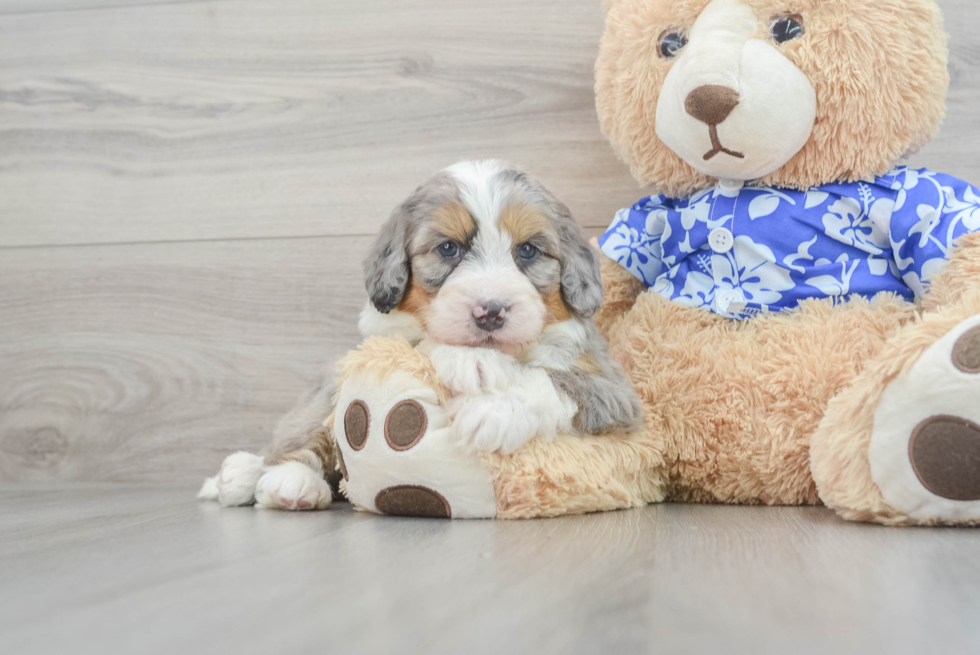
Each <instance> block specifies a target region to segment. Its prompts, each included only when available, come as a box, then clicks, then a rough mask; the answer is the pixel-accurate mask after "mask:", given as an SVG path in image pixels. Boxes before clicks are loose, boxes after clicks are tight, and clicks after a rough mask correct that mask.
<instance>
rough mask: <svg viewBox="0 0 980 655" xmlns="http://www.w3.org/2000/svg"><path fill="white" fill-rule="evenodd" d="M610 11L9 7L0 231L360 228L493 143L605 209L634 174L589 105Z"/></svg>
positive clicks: (89, 234) (27, 235) (409, 2)
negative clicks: (23, 10) (21, 10)
mask: <svg viewBox="0 0 980 655" xmlns="http://www.w3.org/2000/svg"><path fill="white" fill-rule="evenodd" d="M601 29H602V15H601V11H600V9H599V3H598V0H577V1H575V2H567V1H564V0H560V1H559V0H552V1H540V2H533V3H527V2H524V1H523V0H506V1H502V2H494V3H460V2H456V1H455V0H368V1H362V2H350V3H325V2H321V1H320V0H277V1H276V2H269V1H268V0H240V1H237V2H232V3H229V2H210V3H207V2H204V3H192V4H154V5H145V6H142V5H141V6H135V7H127V8H110V9H105V10H98V11H97V10H92V11H85V12H50V13H45V14H30V15H12V16H6V17H0V61H3V62H4V65H3V66H2V67H0V97H2V98H3V108H4V111H3V112H0V142H2V143H3V144H4V146H3V148H2V149H0V196H2V197H3V198H4V201H3V202H4V207H5V209H6V211H3V212H0V245H36V244H45V245H46V244H53V243H57V244H79V243H115V242H134V241H159V240H197V239H217V238H241V237H251V238H255V237H273V236H274V237H281V236H322V235H333V234H373V233H374V232H375V231H376V230H377V228H378V226H379V225H380V223H381V221H382V220H384V219H385V218H386V217H387V216H388V214H389V213H390V212H391V210H392V208H393V207H394V206H395V205H396V204H397V203H398V202H400V201H401V200H402V199H404V198H405V197H406V196H407V195H408V193H409V192H410V191H411V190H412V189H414V188H415V187H416V186H417V185H418V184H419V183H420V182H421V181H422V180H424V179H425V178H426V177H428V176H429V175H431V174H432V173H433V172H435V171H437V170H439V169H440V168H442V167H445V166H447V165H449V164H452V163H454V162H455V161H457V160H460V159H466V158H484V157H498V158H503V159H507V160H509V161H512V162H514V163H516V164H518V165H521V166H524V167H526V168H527V169H528V170H530V171H532V172H533V173H534V174H535V175H536V176H538V177H540V178H541V179H542V180H543V181H544V182H545V183H546V184H548V185H549V186H550V187H552V188H553V190H554V191H555V192H556V193H557V194H558V195H559V196H560V197H562V198H564V199H565V201H566V202H567V203H568V204H569V205H570V206H571V208H572V209H573V211H574V212H576V213H577V214H578V216H579V218H580V219H581V220H582V221H583V222H584V223H586V224H589V225H594V226H599V225H605V224H608V222H609V220H610V218H611V216H612V213H613V212H614V211H615V210H616V209H617V208H618V207H619V206H621V205H622V204H623V203H628V202H632V201H633V200H635V199H636V198H637V197H638V196H639V194H640V192H639V191H638V190H637V188H636V185H635V183H634V182H633V181H632V180H631V179H630V177H629V175H628V172H627V171H626V170H625V168H624V167H623V166H622V165H621V164H619V163H618V162H617V161H616V159H615V157H614V155H613V153H612V152H611V149H610V148H609V147H608V145H607V144H606V142H605V140H604V139H603V138H602V136H601V134H600V133H599V128H598V123H597V120H596V117H595V111H594V109H593V93H592V64H593V60H594V58H595V52H596V48H597V44H598V39H599V35H600V33H601ZM40 43H43V44H44V47H43V48H42V47H38V44H40Z"/></svg>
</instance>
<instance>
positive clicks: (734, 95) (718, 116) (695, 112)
mask: <svg viewBox="0 0 980 655" xmlns="http://www.w3.org/2000/svg"><path fill="white" fill-rule="evenodd" d="M737 105H738V92H737V91H736V90H735V89H729V88H728V87H727V86H720V85H718V84H706V85H704V86H699V87H698V88H696V89H694V90H693V91H691V92H690V93H689V94H688V95H687V100H685V101H684V109H686V110H687V113H689V114H690V115H691V116H694V118H696V119H698V120H699V121H701V122H702V123H707V124H708V125H718V124H720V123H723V122H725V119H726V118H728V115H729V114H730V113H732V110H733V109H735V107H736V106H737Z"/></svg>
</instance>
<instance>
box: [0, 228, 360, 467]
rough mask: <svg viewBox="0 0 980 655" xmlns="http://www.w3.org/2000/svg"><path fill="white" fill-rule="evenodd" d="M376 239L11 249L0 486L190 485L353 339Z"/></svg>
mask: <svg viewBox="0 0 980 655" xmlns="http://www.w3.org/2000/svg"><path fill="white" fill-rule="evenodd" d="M369 242H370V239H369V238H367V237H333V238H330V239H312V238H308V239H297V240H292V239H282V240H271V241H270V240H263V241H228V242H216V243H212V242H196V243H183V244H167V243H158V244H139V245H130V246H89V247H84V248H79V247H72V248H52V249H44V250H42V251H40V252H38V251H36V250H33V249H14V250H0V271H2V274H0V335H2V337H0V371H2V372H3V373H2V375H0V479H10V480H30V479H45V478H51V477H55V478H62V479H69V480H111V481H119V480H130V481H138V480H143V481H166V480H171V479H174V476H176V477H177V479H192V478H197V477H199V476H200V475H202V474H204V473H207V472H208V471H210V470H211V469H213V468H215V466H217V464H218V463H220V461H221V459H223V457H224V455H226V454H228V453H229V452H231V451H232V450H235V449H238V448H250V449H257V448H259V447H261V446H262V445H263V444H264V443H266V442H267V441H268V439H269V437H270V435H271V429H272V426H273V425H274V424H275V421H276V420H277V419H278V417H279V415H281V414H282V413H283V412H284V411H285V410H286V409H288V408H289V407H290V406H291V405H292V403H293V402H294V401H295V400H296V398H297V397H298V395H299V394H300V393H301V392H302V391H303V390H304V389H305V388H307V387H308V386H309V385H311V384H313V383H315V382H316V381H317V379H318V377H319V376H320V374H321V373H322V372H324V371H326V370H327V369H328V365H330V364H332V362H333V361H335V360H336V359H337V358H339V357H340V356H341V355H342V354H343V353H344V352H346V351H347V350H348V349H350V348H351V347H353V346H354V345H356V343H357V341H358V337H357V330H356V316H357V313H358V311H359V310H360V308H361V307H362V305H363V303H364V300H365V294H364V292H363V287H362V284H361V275H360V260H361V257H362V256H363V252H364V250H365V248H366V247H367V245H368V244H369Z"/></svg>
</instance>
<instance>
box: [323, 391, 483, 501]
mask: <svg viewBox="0 0 980 655" xmlns="http://www.w3.org/2000/svg"><path fill="white" fill-rule="evenodd" d="M334 434H335V435H336V438H337V445H338V447H339V450H340V455H341V463H340V466H341V470H342V472H343V473H344V482H343V488H344V491H345V493H346V494H347V497H348V498H350V500H351V501H352V502H354V503H355V504H356V505H358V506H360V507H362V508H364V509H366V510H369V511H371V512H376V513H379V514H388V515H393V516H420V517H433V518H492V517H494V516H495V515H496V501H495V498H494V488H493V481H492V479H491V477H490V472H489V470H488V469H487V467H486V465H485V464H484V463H483V460H482V459H481V458H480V456H479V455H478V454H475V453H472V452H469V451H468V450H466V449H464V448H463V447H461V446H460V444H459V443H458V442H457V440H456V438H455V436H454V435H453V434H452V432H451V430H450V420H449V416H448V413H447V412H446V410H445V409H444V408H443V406H442V405H441V404H440V402H439V397H438V394H437V393H436V392H435V391H434V390H433V389H432V388H431V387H429V386H428V385H427V384H425V383H424V382H422V381H420V380H419V379H417V378H415V377H413V376H411V375H409V374H407V373H405V372H403V371H394V372H392V373H390V374H388V375H387V376H386V377H385V378H384V379H383V380H381V379H378V377H376V376H375V375H372V374H370V373H358V374H355V375H353V376H351V377H350V378H348V379H347V380H346V381H345V382H344V384H343V386H342V387H341V390H340V395H339V397H338V401H337V410H336V415H335V422H334Z"/></svg>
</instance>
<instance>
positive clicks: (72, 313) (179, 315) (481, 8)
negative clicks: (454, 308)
mask: <svg viewBox="0 0 980 655" xmlns="http://www.w3.org/2000/svg"><path fill="white" fill-rule="evenodd" d="M942 5H943V7H944V9H945V11H946V14H947V27H948V29H949V30H950V32H951V33H952V57H951V63H950V68H951V71H952V76H953V86H952V91H951V93H950V99H949V116H948V119H947V122H946V127H945V128H944V130H943V132H942V134H941V135H940V137H939V138H938V139H937V140H936V141H935V142H934V143H932V144H930V145H929V146H928V147H927V148H925V149H924V150H922V151H921V152H920V153H918V154H917V155H916V156H915V158H914V159H913V161H912V163H914V164H916V165H926V166H930V167H933V168H935V169H937V170H942V171H945V172H948V173H951V174H954V175H958V176H960V177H962V178H964V179H968V180H972V181H974V182H980V157H978V156H977V154H976V153H977V152H980V113H978V112H977V110H976V108H977V107H978V106H980V31H978V30H977V29H976V28H975V25H976V22H977V18H978V16H980V11H978V9H977V7H976V3H975V2H974V0H944V1H943V2H942ZM601 32H602V13H601V10H600V0H494V1H493V2H475V1H472V2H470V1H467V2H461V1H460V0H357V1H356V2H340V1H333V2H329V1H325V0H0V481H2V480H6V481H35V482H44V481H71V482H83V481H101V482H162V483H167V482H180V481H191V480H198V479H200V477H201V476H203V475H205V474H208V473H211V472H213V470H214V469H215V467H216V466H217V465H218V463H219V462H220V461H221V459H222V457H223V456H224V455H225V454H226V453H228V452H230V451H232V450H235V449H239V448H246V449H255V448H258V447H260V446H261V445H262V444H263V443H264V442H265V441H266V440H267V439H268V437H269V432H270V429H271V426H272V425H273V424H274V423H275V421H276V419H277V418H278V417H279V416H280V415H281V414H282V413H283V412H284V411H285V410H286V409H288V408H289V407H290V406H291V405H292V403H293V402H294V401H295V399H296V398H297V396H299V394H300V393H301V392H302V391H303V390H304V389H305V388H307V387H308V386H309V385H310V384H311V383H313V382H314V381H315V380H316V379H317V378H318V377H319V376H320V375H321V373H322V372H323V371H325V370H327V369H328V368H329V367H330V365H331V363H332V362H333V361H335V360H336V359H337V358H338V357H339V356H340V355H341V354H343V353H344V352H345V351H346V350H348V349H349V348H351V347H352V346H353V345H355V343H356V341H357V333H356V329H355V317H356V314H357V311H358V310H359V308H360V307H361V306H362V304H363V302H364V292H363V289H362V282H361V275H360V261H361V258H362V257H363V256H364V254H365V252H366V248H367V247H368V245H369V244H370V242H371V239H372V235H373V234H374V233H375V231H376V230H377V228H378V226H379V225H380V223H381V222H382V221H383V220H384V219H385V218H386V217H387V215H388V213H389V212H390V211H391V209H392V208H393V207H394V206H395V204H396V203H398V202H399V201H400V200H401V199H402V198H403V197H404V196H406V195H407V194H408V193H409V192H410V191H411V190H412V189H413V188H414V187H415V185H417V184H418V183H419V182H421V181H422V180H423V179H424V178H425V177H427V176H428V175H430V174H431V173H432V172H434V171H436V170H438V169H439V168H442V167H444V166H446V165H448V164H451V163H453V162H454V161H456V160H459V159H463V158H477V157H501V158H504V159H509V160H511V161H513V162H515V163H517V164H519V165H522V166H524V167H526V168H527V169H528V170H529V171H531V172H532V173H533V174H534V175H536V176H538V177H539V178H540V179H542V180H543V181H544V182H545V183H546V184H547V185H548V186H550V187H551V188H552V189H553V190H554V191H555V192H556V193H557V195H558V196H559V197H561V198H562V199H564V200H565V201H566V202H567V203H568V204H569V206H570V207H571V209H572V210H573V212H574V213H575V215H576V216H577V217H578V219H579V221H580V222H581V223H582V224H583V225H585V226H587V227H588V228H589V229H590V230H592V231H593V232H595V231H596V230H600V229H601V228H602V227H604V226H605V225H607V224H608V223H609V222H610V220H611V219H612V217H613V215H614V213H615V212H616V210H617V209H619V208H620V207H622V206H624V205H626V204H628V203H631V202H633V201H634V200H636V199H637V198H639V197H640V196H641V195H642V194H643V193H645V191H644V190H642V189H639V188H637V187H636V185H635V183H634V182H633V181H632V179H631V178H630V176H629V173H628V171H627V170H626V167H625V166H623V165H622V164H620V163H619V162H618V161H617V160H616V158H615V156H614V155H613V153H612V149H611V148H610V147H609V145H608V143H606V141H605V139H604V138H603V137H602V135H601V134H600V132H599V127H598V121H597V119H596V115H595V109H594V98H593V91H592V77H593V76H592V66H593V62H594V60H595V56H596V51H597V48H598V42H599V37H600V34H601Z"/></svg>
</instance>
